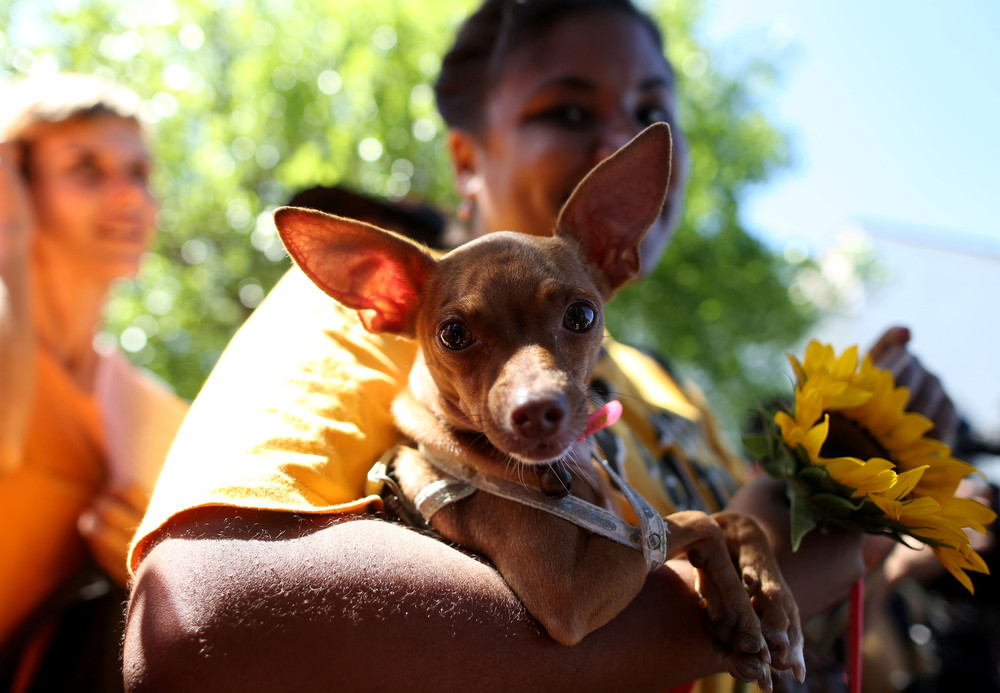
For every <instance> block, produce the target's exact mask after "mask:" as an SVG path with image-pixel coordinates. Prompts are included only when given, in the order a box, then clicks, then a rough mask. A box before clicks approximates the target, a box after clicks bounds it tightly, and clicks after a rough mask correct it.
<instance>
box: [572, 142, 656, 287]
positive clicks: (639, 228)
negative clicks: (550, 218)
mask: <svg viewBox="0 0 1000 693" xmlns="http://www.w3.org/2000/svg"><path fill="white" fill-rule="evenodd" d="M671 148H672V141H671V137H670V126H669V125H667V124H666V123H655V124H653V125H650V126H649V127H648V128H646V129H645V130H643V131H642V132H640V133H639V134H638V135H636V136H635V137H634V138H633V139H632V140H631V141H630V142H629V143H628V144H626V145H625V146H624V147H622V148H621V149H619V150H618V151H617V152H615V153H614V154H613V155H611V156H610V157H608V158H607V159H605V160H604V161H602V162H601V163H599V164H598V165H597V166H595V167H594V168H593V169H592V170H591V171H590V173H588V174H587V175H586V176H585V177H584V179H583V180H582V181H580V183H579V185H577V186H576V189H575V190H574V191H573V194H572V195H570V198H569V200H567V201H566V204H565V205H563V208H562V211H561V212H560V213H559V219H558V221H557V222H556V230H555V234H556V235H557V236H567V235H568V236H572V237H574V238H576V239H577V240H578V241H579V242H580V243H581V244H582V245H583V248H584V250H585V252H586V255H587V258H588V259H589V260H590V261H591V262H592V263H593V264H594V265H595V266H596V267H597V268H598V269H599V270H600V271H601V272H602V273H603V274H604V277H605V278H606V279H607V282H608V288H609V290H610V291H614V290H615V289H617V288H618V287H620V286H621V285H622V284H624V283H625V282H627V281H628V280H629V279H631V278H632V277H634V276H635V275H636V274H638V272H639V262H640V259H639V242H640V241H642V238H643V236H645V235H646V231H647V230H648V229H649V227H650V225H651V224H652V223H653V222H654V221H656V218H657V217H658V216H659V215H660V211H661V210H662V209H663V200H664V197H665V196H666V192H667V183H669V181H670V160H671V159H670V157H671Z"/></svg>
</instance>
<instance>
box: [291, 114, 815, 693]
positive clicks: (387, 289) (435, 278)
mask: <svg viewBox="0 0 1000 693" xmlns="http://www.w3.org/2000/svg"><path fill="white" fill-rule="evenodd" d="M670 147H671V141H670V132H669V128H668V127H667V126H666V125H663V124H660V125H655V126H651V127H650V128H648V129H647V130H646V131H644V132H643V133H641V134H640V135H639V136H637V137H636V138H635V140H633V142H632V143H630V144H629V145H627V146H626V147H624V148H623V149H622V150H621V151H619V152H618V153H617V154H615V155H614V156H613V157H611V158H610V159H608V160H606V161H604V162H602V163H601V164H600V165H599V166H597V167H596V168H595V169H594V171H592V172H591V173H590V174H589V175H588V176H587V177H586V178H585V179H584V181H582V182H581V183H580V185H579V186H578V187H577V189H576V191H575V192H574V193H573V195H572V196H571V197H570V199H569V201H568V202H567V203H566V205H565V207H564V208H563V210H562V212H561V214H560V216H559V220H558V222H557V224H556V228H555V230H554V233H553V235H552V236H551V237H544V238H540V237H533V236H527V235H524V234H519V233H510V232H501V233H493V234H489V235H487V236H485V237H483V238H480V239H477V240H475V241H473V242H471V243H468V244H466V245H464V246H462V247H460V248H458V249H457V250H454V251H452V252H450V253H448V254H447V255H445V256H444V257H442V258H441V259H440V260H436V259H434V258H433V257H432V256H431V255H430V254H429V253H428V252H427V251H426V250H425V249H423V248H421V247H419V246H417V245H416V244H414V243H412V242H410V241H409V240H407V239H405V238H403V237H401V236H397V235H395V234H392V233H390V232H386V231H382V230H380V229H377V228H375V227H372V226H369V225H367V224H364V223H362V222H358V221H353V220H349V219H343V218H340V217H333V216H330V215H325V214H323V213H320V212H312V211H308V210H303V209H296V208H287V207H286V208H282V209H279V210H278V211H277V212H276V213H275V220H276V223H277V226H278V229H279V232H280V233H281V237H282V239H283V240H284V242H285V246H286V247H287V248H288V251H289V253H290V254H291V255H292V257H293V258H294V259H295V261H296V262H297V263H298V264H299V266H300V267H301V268H302V269H303V270H304V271H305V272H306V274H308V275H309V276H310V277H311V278H312V279H313V281H315V282H316V283H317V285H319V286H320V287H321V288H322V289H323V290H325V291H326V292H327V293H329V294H330V295H331V296H333V297H334V298H336V299H337V300H339V301H340V302H341V303H343V304H345V305H347V306H349V307H352V308H355V309H357V310H358V311H359V313H360V315H361V318H362V320H363V321H364V323H365V326H366V327H367V328H368V329H369V330H371V331H373V332H388V333H392V334H398V335H403V336H407V337H411V338H415V339H416V340H417V341H418V343H419V345H420V351H419V354H418V356H417V359H416V362H415V364H414V366H413V369H412V371H411V374H410V383H409V388H408V389H407V390H404V391H403V392H402V393H401V394H400V396H399V397H398V398H397V400H396V402H395V403H394V406H393V414H394V416H395V419H396V422H397V425H398V426H399V428H400V429H401V431H402V432H403V433H405V434H406V435H408V436H409V437H410V438H412V439H413V440H415V441H419V442H421V443H423V444H424V446H425V449H427V450H430V451H432V452H434V453H435V454H437V455H445V456H451V457H452V458H454V459H458V460H461V462H463V463H464V464H466V465H470V466H474V467H476V468H477V469H479V470H480V471H482V472H483V473H485V474H489V475H493V476H496V477H501V478H504V479H508V480H511V481H515V482H517V483H520V484H524V485H527V486H535V487H537V486H538V485H539V483H540V481H539V480H540V479H541V478H543V477H544V475H545V473H546V471H545V470H547V469H549V468H550V467H549V465H551V464H552V463H553V462H555V461H558V460H562V462H560V463H559V464H562V465H564V466H565V468H566V469H567V470H568V471H569V472H570V473H571V475H572V477H573V480H572V492H573V494H574V495H577V496H579V497H580V498H582V499H584V500H586V501H589V502H591V503H594V504H596V505H600V506H602V507H605V508H607V509H609V510H612V511H615V512H619V511H620V509H619V508H618V507H617V503H616V500H615V496H614V494H613V493H612V492H611V491H610V489H609V486H608V483H607V480H606V478H605V476H604V475H603V474H602V473H601V472H599V471H598V469H597V468H596V467H595V466H594V464H593V463H592V461H591V458H590V447H589V444H588V443H587V442H585V441H583V442H581V441H579V440H578V437H579V436H580V434H581V432H582V431H583V430H584V426H585V424H586V418H587V414H588V411H589V404H590V403H589V399H588V383H589V380H590V376H591V373H592V370H593V368H594V366H595V364H596V362H597V359H598V356H599V353H600V348H601V343H602V340H603V336H604V330H603V325H604V323H603V306H604V303H605V302H606V301H607V300H609V299H610V298H611V297H612V295H613V294H614V292H615V290H616V289H618V288H619V287H620V286H621V285H622V284H624V283H625V282H627V281H628V280H629V279H631V278H632V277H633V276H635V274H636V273H637V272H638V269H639V254H638V253H639V250H638V248H639V242H640V240H641V239H642V236H643V235H644V234H645V232H646V230H647V228H648V227H649V226H650V224H651V223H652V222H653V221H654V220H655V219H656V217H657V216H658V215H659V213H660V208H661V206H662V202H663V196H664V192H665V190H666V185H667V181H668V179H669V162H670ZM588 310H589V311H592V313H593V322H592V324H590V325H589V326H588V327H585V328H584V329H580V328H581V326H583V325H584V324H585V322H586V321H585V320H583V321H582V322H581V320H580V316H581V315H583V316H584V317H586V314H587V311H588ZM568 314H571V315H570V316H569V317H567V315H568ZM466 338H468V344H465V343H464V342H465V340H466ZM449 344H450V347H451V348H450V347H449V346H448V345H449ZM456 346H457V347H460V348H454V347H456ZM396 473H397V476H398V478H399V481H400V485H401V486H402V489H403V491H404V492H405V493H406V494H407V495H408V496H410V497H411V498H412V497H413V496H414V495H415V494H416V493H417V492H418V491H419V490H420V489H422V488H424V487H425V486H426V485H427V484H428V483H430V482H431V481H435V480H437V479H440V478H442V477H443V474H442V473H441V472H439V471H438V470H437V469H436V468H435V467H433V466H431V465H430V464H428V462H427V461H426V460H425V459H424V458H423V457H422V456H421V455H420V454H418V453H416V452H415V451H413V450H409V449H407V450H405V451H404V452H403V453H401V454H400V455H399V457H398V458H397V460H396ZM666 522H667V526H668V528H669V532H670V534H669V537H668V555H669V556H670V557H673V556H679V555H682V554H685V553H686V554H688V556H689V558H690V559H691V561H692V563H693V564H695V565H696V567H697V568H698V570H699V576H700V579H701V586H702V592H703V594H705V595H706V597H707V598H706V599H705V600H704V601H705V603H706V610H707V614H708V618H709V622H710V624H711V627H712V630H713V633H714V634H715V635H716V636H717V637H718V638H719V639H720V640H722V641H724V642H726V643H728V644H729V646H730V647H731V648H732V651H731V652H730V653H729V655H728V656H727V657H726V662H727V665H728V667H729V669H730V672H731V673H732V674H733V675H734V676H737V677H738V678H740V679H743V680H758V681H759V682H760V683H761V684H762V685H764V686H765V688H770V672H769V668H768V666H767V665H766V664H765V662H766V661H768V660H769V657H771V656H773V657H774V662H773V663H772V664H773V665H774V666H776V667H781V668H792V669H793V670H794V671H795V673H796V674H797V675H799V676H800V677H801V675H802V674H803V673H804V671H803V668H802V653H801V642H802V638H801V632H800V629H799V621H798V611H797V608H796V606H795V602H794V599H793V598H792V596H791V593H790V591H789V589H788V587H787V586H786V585H785V583H784V581H783V579H782V577H781V573H780V570H779V568H778V566H777V563H776V561H775V559H774V556H773V554H772V552H771V550H770V547H769V546H768V544H767V542H766V539H765V538H764V536H763V533H762V532H761V531H760V529H759V528H758V527H757V526H756V524H755V523H754V522H753V520H751V519H750V518H748V517H745V516H742V515H737V514H735V513H720V514H717V515H715V516H709V515H707V514H705V513H702V512H696V511H687V512H679V513H675V514H673V515H670V516H669V517H667V518H666ZM433 523H434V526H435V528H436V529H437V530H438V531H439V532H440V533H441V534H442V535H443V536H445V537H446V538H448V539H450V540H452V541H455V542H457V543H459V544H461V545H463V546H465V547H467V548H469V549H471V550H473V551H475V552H477V553H480V554H482V555H484V556H486V557H488V558H489V559H490V560H491V561H492V562H493V563H494V565H495V566H496V567H497V569H498V570H499V571H500V573H501V574H502V575H503V576H504V579H505V580H506V581H507V583H508V584H509V585H510V586H511V588H512V589H513V590H514V591H515V592H516V593H517V595H518V596H519V597H520V598H521V600H522V601H523V603H524V605H525V607H526V608H527V609H528V610H529V611H530V612H531V613H532V615H534V616H535V618H537V619H538V621H539V622H540V623H541V624H542V625H543V626H544V627H545V629H546V630H547V631H548V632H549V634H550V635H551V636H552V637H553V638H554V639H555V640H557V641H559V642H561V643H564V644H567V645H572V644H574V643H576V642H579V641H580V640H581V639H582V638H583V637H585V636H586V635H587V634H588V633H590V632H591V631H593V630H595V629H597V628H599V627H601V626H602V625H604V624H605V623H607V622H608V621H609V620H610V619H612V618H614V617H615V615H617V614H618V613H619V612H620V611H621V610H622V609H624V608H625V606H626V605H627V604H628V603H629V602H630V601H631V600H632V599H633V598H634V597H635V596H636V594H637V593H638V592H639V590H640V589H641V588H642V585H643V583H644V581H645V578H646V565H645V562H644V559H643V556H642V554H641V553H640V552H638V551H636V550H634V549H632V548H628V547H625V546H622V545H620V544H617V543H615V542H613V541H611V540H609V539H606V538H604V537H601V536H598V535H595V534H591V533H590V532H587V531H585V530H583V529H581V528H580V527H577V526H576V525H574V524H571V523H569V522H567V521H565V520H562V519H559V518H557V517H554V516H552V515H549V514H547V513H545V512H542V511H540V510H535V509H533V508H530V507H526V506H524V505H520V504H517V503H515V502H513V501H510V500H505V499H503V498H499V497H497V496H493V495H490V494H487V493H482V492H479V493H475V494H473V495H472V496H470V497H469V498H467V499H466V500H463V501H460V502H458V503H455V504H453V505H449V506H446V507H444V508H443V509H441V510H440V511H438V512H437V513H436V514H435V515H434V517H433ZM748 592H749V594H748ZM709 595H711V596H710V597H709ZM751 596H752V597H753V603H752V602H751ZM755 607H756V609H757V612H756V613H755ZM758 613H759V614H760V617H758ZM762 622H763V623H764V628H763V630H762V626H761V624H762ZM765 637H766V640H767V642H769V643H770V644H771V647H770V650H769V648H768V645H767V644H765Z"/></svg>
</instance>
